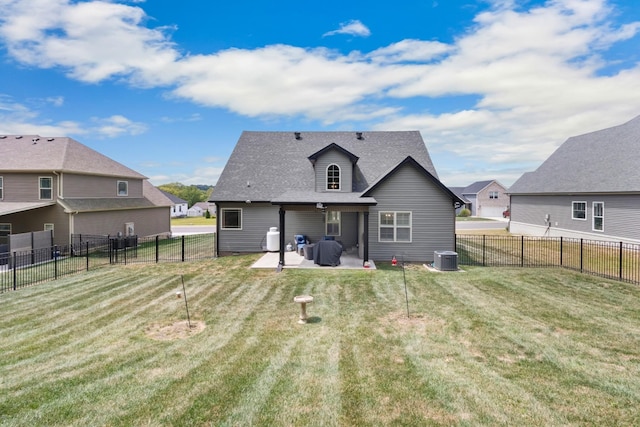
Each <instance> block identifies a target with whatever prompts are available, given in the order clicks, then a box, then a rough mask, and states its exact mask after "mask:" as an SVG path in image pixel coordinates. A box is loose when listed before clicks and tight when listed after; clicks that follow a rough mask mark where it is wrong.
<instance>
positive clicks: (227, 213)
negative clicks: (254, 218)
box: [220, 208, 242, 230]
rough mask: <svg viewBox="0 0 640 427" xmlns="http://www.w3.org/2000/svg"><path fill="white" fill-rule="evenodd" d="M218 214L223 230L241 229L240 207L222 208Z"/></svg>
mask: <svg viewBox="0 0 640 427" xmlns="http://www.w3.org/2000/svg"><path fill="white" fill-rule="evenodd" d="M220 215H221V218H220V220H221V222H220V226H221V228H222V229H223V230H242V209H238V208H223V209H221V210H220Z"/></svg>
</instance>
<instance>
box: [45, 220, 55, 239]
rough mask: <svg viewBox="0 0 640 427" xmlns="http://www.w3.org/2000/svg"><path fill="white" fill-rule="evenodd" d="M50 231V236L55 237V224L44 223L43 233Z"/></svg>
mask: <svg viewBox="0 0 640 427" xmlns="http://www.w3.org/2000/svg"><path fill="white" fill-rule="evenodd" d="M49 230H51V235H52V236H55V233H56V232H55V224H53V223H50V222H45V223H44V231H49Z"/></svg>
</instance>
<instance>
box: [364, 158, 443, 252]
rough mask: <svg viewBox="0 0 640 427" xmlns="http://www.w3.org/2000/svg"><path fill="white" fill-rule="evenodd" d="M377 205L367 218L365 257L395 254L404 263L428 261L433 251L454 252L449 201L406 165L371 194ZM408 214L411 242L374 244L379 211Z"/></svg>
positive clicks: (434, 186) (431, 182)
mask: <svg viewBox="0 0 640 427" xmlns="http://www.w3.org/2000/svg"><path fill="white" fill-rule="evenodd" d="M371 196H372V197H374V198H375V199H376V200H377V201H378V204H377V205H376V206H373V207H372V208H371V210H370V215H369V243H370V245H369V258H371V259H372V260H374V261H389V260H391V258H392V257H393V256H394V255H395V256H396V257H398V258H400V257H401V258H402V259H404V260H405V261H411V262H432V261H433V252H434V251H439V250H444V251H451V250H454V243H455V213H454V207H453V201H452V200H451V198H450V197H449V196H448V195H447V194H445V192H444V191H442V189H440V188H438V187H437V186H436V184H435V183H434V182H433V181H431V180H429V179H428V178H427V177H425V176H424V175H423V174H421V173H420V172H418V171H417V170H416V169H415V168H414V167H412V166H410V165H406V166H405V167H403V168H401V169H399V170H398V171H397V172H396V173H395V174H394V175H393V176H391V177H390V178H389V179H388V180H387V181H385V182H383V183H382V184H381V185H380V186H379V187H378V188H376V190H375V192H374V193H373V194H371ZM382 211H395V212H397V211H410V212H411V216H412V218H411V219H412V230H411V231H412V242H411V243H400V242H398V243H390V242H379V241H378V222H379V212H382Z"/></svg>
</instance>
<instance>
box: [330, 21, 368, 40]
mask: <svg viewBox="0 0 640 427" xmlns="http://www.w3.org/2000/svg"><path fill="white" fill-rule="evenodd" d="M336 34H348V35H351V36H358V37H369V36H370V35H371V31H370V30H369V28H367V27H366V25H364V24H363V23H362V22H360V21H359V20H357V19H353V20H351V21H349V22H343V23H341V24H340V28H338V29H337V30H333V31H329V32H326V33H324V34H323V35H322V37H327V36H335V35H336Z"/></svg>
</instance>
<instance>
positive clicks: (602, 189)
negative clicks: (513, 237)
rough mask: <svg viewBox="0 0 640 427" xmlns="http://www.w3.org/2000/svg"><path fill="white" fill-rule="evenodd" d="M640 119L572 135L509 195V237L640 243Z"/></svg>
mask: <svg viewBox="0 0 640 427" xmlns="http://www.w3.org/2000/svg"><path fill="white" fill-rule="evenodd" d="M639 147H640V116H639V117H636V118H635V119H633V120H631V121H629V122H627V123H625V124H622V125H619V126H615V127H611V128H608V129H603V130H599V131H596V132H591V133H588V134H584V135H580V136H574V137H571V138H569V139H568V140H567V141H566V142H564V143H563V144H562V145H561V146H560V147H559V148H558V149H557V150H556V151H555V152H554V153H553V154H552V155H551V156H550V157H549V158H548V159H547V160H546V161H545V162H544V163H542V165H540V167H539V168H538V169H536V170H535V171H533V172H528V173H525V174H524V175H523V176H522V177H521V178H520V179H518V180H517V181H516V182H515V183H514V184H513V185H512V186H511V187H510V188H509V190H508V192H509V193H510V195H511V221H510V230H511V232H512V233H519V234H530V235H537V236H542V235H546V236H565V237H574V238H585V239H593V240H609V241H622V242H629V243H640V168H639V167H638V165H640V150H639Z"/></svg>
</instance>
